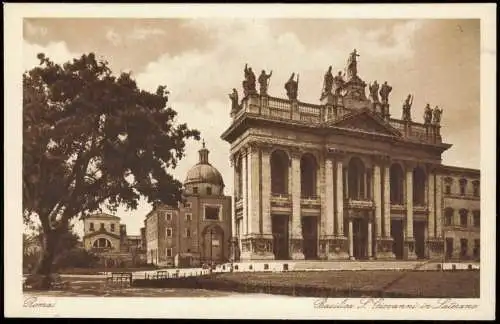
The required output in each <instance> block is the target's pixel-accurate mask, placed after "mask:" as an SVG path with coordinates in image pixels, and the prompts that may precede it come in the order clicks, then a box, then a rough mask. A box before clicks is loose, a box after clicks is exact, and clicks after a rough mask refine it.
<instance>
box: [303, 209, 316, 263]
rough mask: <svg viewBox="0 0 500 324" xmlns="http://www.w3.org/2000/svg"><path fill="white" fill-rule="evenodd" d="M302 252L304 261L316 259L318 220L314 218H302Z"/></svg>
mask: <svg viewBox="0 0 500 324" xmlns="http://www.w3.org/2000/svg"><path fill="white" fill-rule="evenodd" d="M302 237H303V251H304V258H305V259H306V260H311V259H317V258H318V220H317V218H316V217H314V216H307V217H302Z"/></svg>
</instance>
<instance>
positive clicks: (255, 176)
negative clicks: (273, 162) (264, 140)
mask: <svg viewBox="0 0 500 324" xmlns="http://www.w3.org/2000/svg"><path fill="white" fill-rule="evenodd" d="M259 155H260V149H259V147H257V146H250V147H249V151H248V161H247V163H248V164H247V168H248V179H247V185H248V188H247V191H248V222H247V223H248V234H259V217H260V190H259V186H260V184H259V180H260V164H261V163H260V156H259Z"/></svg>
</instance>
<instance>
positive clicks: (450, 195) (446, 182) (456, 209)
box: [441, 166, 481, 260]
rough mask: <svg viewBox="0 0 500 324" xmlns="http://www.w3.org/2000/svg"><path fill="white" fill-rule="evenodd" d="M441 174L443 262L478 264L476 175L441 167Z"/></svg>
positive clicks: (478, 212)
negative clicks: (458, 260) (447, 260)
mask: <svg viewBox="0 0 500 324" xmlns="http://www.w3.org/2000/svg"><path fill="white" fill-rule="evenodd" d="M441 172H442V175H443V198H444V202H443V208H444V212H443V214H444V219H443V222H444V224H443V231H444V233H443V236H444V238H445V246H444V248H445V252H444V253H445V258H446V259H449V260H450V259H451V260H453V259H474V260H478V259H479V256H480V253H479V252H480V231H479V229H480V227H481V213H480V207H481V203H480V200H479V197H480V182H479V171H478V170H474V169H466V168H459V167H451V166H443V168H442V169H441Z"/></svg>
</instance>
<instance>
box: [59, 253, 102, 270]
mask: <svg viewBox="0 0 500 324" xmlns="http://www.w3.org/2000/svg"><path fill="white" fill-rule="evenodd" d="M98 263H99V257H97V256H96V255H94V254H92V253H91V252H88V251H86V250H84V249H80V248H75V249H71V250H68V251H65V252H64V253H63V254H62V255H61V256H60V257H59V258H57V260H56V263H55V268H56V269H61V268H92V267H95V266H97V265H98Z"/></svg>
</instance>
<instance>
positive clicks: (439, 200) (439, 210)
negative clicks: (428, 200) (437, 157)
mask: <svg viewBox="0 0 500 324" xmlns="http://www.w3.org/2000/svg"><path fill="white" fill-rule="evenodd" d="M442 185H443V184H442V176H441V175H440V174H436V182H435V186H436V224H435V226H436V237H437V238H440V239H443V186H442Z"/></svg>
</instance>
